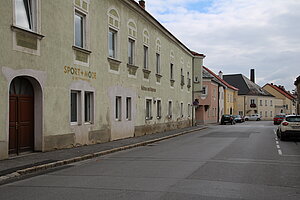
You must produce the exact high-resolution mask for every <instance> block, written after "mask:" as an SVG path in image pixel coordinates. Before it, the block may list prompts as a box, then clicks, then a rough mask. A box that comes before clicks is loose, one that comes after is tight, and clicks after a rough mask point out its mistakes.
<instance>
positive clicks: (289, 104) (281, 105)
mask: <svg viewBox="0 0 300 200" xmlns="http://www.w3.org/2000/svg"><path fill="white" fill-rule="evenodd" d="M263 89H264V90H266V91H268V92H269V93H270V94H272V95H273V96H275V98H276V101H275V114H279V113H285V114H296V99H295V97H294V96H293V95H292V94H290V93H289V92H288V91H286V90H285V88H284V87H283V86H281V85H279V86H278V85H274V84H273V83H267V84H266V85H264V86H263Z"/></svg>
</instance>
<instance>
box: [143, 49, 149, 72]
mask: <svg viewBox="0 0 300 200" xmlns="http://www.w3.org/2000/svg"><path fill="white" fill-rule="evenodd" d="M144 69H148V47H147V46H144Z"/></svg>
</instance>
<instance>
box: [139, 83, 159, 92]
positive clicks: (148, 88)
mask: <svg viewBox="0 0 300 200" xmlns="http://www.w3.org/2000/svg"><path fill="white" fill-rule="evenodd" d="M141 89H142V90H144V91H149V92H156V89H155V88H152V87H145V86H143V85H142V86H141Z"/></svg>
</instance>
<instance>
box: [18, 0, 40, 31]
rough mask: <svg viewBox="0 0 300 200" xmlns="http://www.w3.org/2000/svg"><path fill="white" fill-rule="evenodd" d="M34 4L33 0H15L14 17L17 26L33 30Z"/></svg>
mask: <svg viewBox="0 0 300 200" xmlns="http://www.w3.org/2000/svg"><path fill="white" fill-rule="evenodd" d="M35 5H36V2H35V0H15V17H16V25H17V26H20V27H22V28H25V29H29V30H33V31H35V30H34V29H35V25H34V23H35V21H36V9H34V6H35Z"/></svg>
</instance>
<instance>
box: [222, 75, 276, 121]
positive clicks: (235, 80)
mask: <svg viewBox="0 0 300 200" xmlns="http://www.w3.org/2000/svg"><path fill="white" fill-rule="evenodd" d="M223 77H224V80H225V81H226V82H228V83H229V84H230V85H233V86H234V87H236V88H238V89H239V91H238V97H237V104H236V105H237V112H238V114H239V115H243V116H246V115H251V114H259V115H260V116H261V119H262V120H272V119H273V117H274V115H275V100H276V98H275V97H274V96H273V95H272V94H270V93H269V92H267V91H265V90H264V89H262V88H261V87H260V86H259V85H257V84H255V82H254V78H252V80H249V79H248V78H247V77H245V76H244V75H242V74H233V75H224V76H223ZM253 77H254V75H253Z"/></svg>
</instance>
